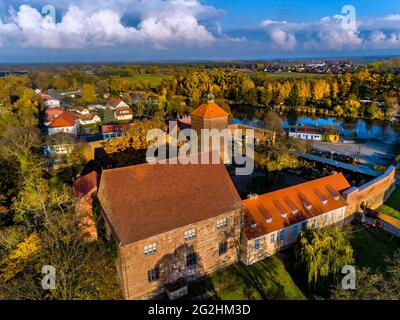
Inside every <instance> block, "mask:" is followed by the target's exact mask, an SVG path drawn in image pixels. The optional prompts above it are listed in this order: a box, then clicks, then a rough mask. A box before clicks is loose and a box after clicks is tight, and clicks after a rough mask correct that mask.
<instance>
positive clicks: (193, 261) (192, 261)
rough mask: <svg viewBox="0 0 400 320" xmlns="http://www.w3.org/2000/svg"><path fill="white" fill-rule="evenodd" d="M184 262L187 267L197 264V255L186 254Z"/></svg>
mask: <svg viewBox="0 0 400 320" xmlns="http://www.w3.org/2000/svg"><path fill="white" fill-rule="evenodd" d="M186 264H187V266H188V267H189V268H193V267H195V266H196V265H197V255H196V253H191V254H188V255H187V257H186Z"/></svg>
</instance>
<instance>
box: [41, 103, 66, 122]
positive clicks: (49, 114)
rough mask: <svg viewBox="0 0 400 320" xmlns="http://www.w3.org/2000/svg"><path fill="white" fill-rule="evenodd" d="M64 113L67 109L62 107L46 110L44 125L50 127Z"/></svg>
mask: <svg viewBox="0 0 400 320" xmlns="http://www.w3.org/2000/svg"><path fill="white" fill-rule="evenodd" d="M64 111H65V109H64V108H61V107H55V108H50V109H46V111H45V112H44V114H45V117H44V125H45V126H47V125H49V124H50V123H51V122H52V121H53V120H54V119H56V118H57V117H58V116H60V115H61V114H62V113H63V112H64Z"/></svg>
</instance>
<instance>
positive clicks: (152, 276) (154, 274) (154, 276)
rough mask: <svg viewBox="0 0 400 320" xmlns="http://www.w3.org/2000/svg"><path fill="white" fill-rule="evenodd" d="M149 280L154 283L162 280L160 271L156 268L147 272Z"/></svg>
mask: <svg viewBox="0 0 400 320" xmlns="http://www.w3.org/2000/svg"><path fill="white" fill-rule="evenodd" d="M147 278H148V280H149V282H154V281H157V280H158V279H160V269H158V268H154V269H151V270H149V271H147Z"/></svg>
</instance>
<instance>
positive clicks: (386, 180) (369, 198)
mask: <svg viewBox="0 0 400 320" xmlns="http://www.w3.org/2000/svg"><path fill="white" fill-rule="evenodd" d="M395 173H396V169H395V168H394V167H390V168H389V169H388V170H387V171H386V172H385V173H384V174H382V175H381V176H379V177H377V178H376V179H374V180H372V181H370V182H368V183H366V184H364V185H362V186H361V187H358V188H356V187H353V188H350V189H348V190H346V191H345V192H344V193H343V198H344V199H345V200H346V201H347V204H348V206H347V209H346V218H347V219H350V218H351V217H352V216H353V214H354V213H356V212H361V211H362V207H363V206H364V205H367V206H368V208H371V209H377V208H378V207H379V206H381V205H382V204H383V203H384V202H385V201H386V200H387V199H388V198H389V197H390V195H391V194H392V192H393V191H394V189H395V188H396V185H395Z"/></svg>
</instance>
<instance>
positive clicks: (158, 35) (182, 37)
mask: <svg viewBox="0 0 400 320" xmlns="http://www.w3.org/2000/svg"><path fill="white" fill-rule="evenodd" d="M31 2H32V4H37V3H42V1H40V0H39V1H31ZM32 4H31V5H21V6H20V7H19V8H18V9H17V10H14V9H13V10H10V11H9V12H8V15H7V16H6V17H4V18H3V21H2V20H0V45H2V46H4V45H10V46H17V47H35V48H53V49H54V48H85V47H104V46H115V45H135V44H144V45H150V46H153V47H155V48H166V47H168V46H170V45H174V44H179V43H181V44H184V45H185V46H202V45H208V44H210V43H212V42H214V41H215V37H214V35H213V34H212V33H211V32H210V31H209V30H208V29H207V28H206V25H205V24H207V23H211V22H213V21H215V19H217V18H219V17H220V15H221V12H220V11H218V10H216V9H214V8H213V7H211V6H204V5H202V4H201V3H200V2H199V1H198V0H165V1H163V0H148V1H138V0H113V1H107V2H106V1H104V2H100V3H99V2H97V1H96V2H95V1H88V0H86V1H85V0H80V1H78V0H70V1H65V0H61V1H60V2H59V3H58V5H59V8H60V9H59V10H60V12H58V14H59V19H58V20H57V22H56V23H55V24H54V23H51V22H50V21H49V19H48V18H47V17H44V16H43V15H42V14H41V13H40V12H39V10H38V8H39V7H38V8H34V7H33V6H32ZM43 4H44V2H43ZM124 18H126V19H128V20H129V19H136V20H137V21H138V23H137V25H136V26H133V25H129V23H128V25H126V24H124V23H123V22H122V21H123V19H124Z"/></svg>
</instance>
